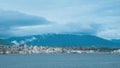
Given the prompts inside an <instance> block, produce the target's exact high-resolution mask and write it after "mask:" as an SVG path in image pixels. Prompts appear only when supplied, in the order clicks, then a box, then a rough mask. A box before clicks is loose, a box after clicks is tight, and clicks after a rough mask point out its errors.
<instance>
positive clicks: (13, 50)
mask: <svg viewBox="0 0 120 68" xmlns="http://www.w3.org/2000/svg"><path fill="white" fill-rule="evenodd" d="M42 53H43V54H46V53H120V49H111V50H110V49H109V50H103V49H96V48H95V49H94V48H91V49H90V48H89V49H85V48H83V49H75V48H67V47H48V46H27V45H20V46H16V45H15V46H5V45H0V54H42Z"/></svg>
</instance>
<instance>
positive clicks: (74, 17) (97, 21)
mask: <svg viewBox="0 0 120 68" xmlns="http://www.w3.org/2000/svg"><path fill="white" fill-rule="evenodd" d="M47 33H57V34H59V33H60V34H61V33H62V34H64V33H65V34H66V33H67V34H83V35H86V34H87V35H96V36H99V37H102V38H105V39H120V0H0V38H5V37H11V36H27V35H38V34H47Z"/></svg>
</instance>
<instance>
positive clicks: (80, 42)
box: [6, 34, 120, 48]
mask: <svg viewBox="0 0 120 68" xmlns="http://www.w3.org/2000/svg"><path fill="white" fill-rule="evenodd" d="M6 40H7V41H8V42H12V41H16V42H17V43H19V44H27V45H33V46H34V45H38V46H40V45H41V46H97V47H114V48H117V47H120V44H119V43H115V42H112V41H110V40H106V39H103V38H100V37H97V36H94V35H74V34H45V35H32V36H23V37H11V38H8V39H6Z"/></svg>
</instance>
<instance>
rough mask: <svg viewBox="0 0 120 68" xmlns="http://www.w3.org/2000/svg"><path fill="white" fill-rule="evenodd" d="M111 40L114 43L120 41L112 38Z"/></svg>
mask: <svg viewBox="0 0 120 68" xmlns="http://www.w3.org/2000/svg"><path fill="white" fill-rule="evenodd" d="M111 41H112V42H114V43H120V39H112V40H111Z"/></svg>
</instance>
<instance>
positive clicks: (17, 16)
mask: <svg viewBox="0 0 120 68" xmlns="http://www.w3.org/2000/svg"><path fill="white" fill-rule="evenodd" d="M49 23H50V21H48V20H46V19H45V18H42V17H37V16H32V15H27V14H24V13H20V12H15V11H4V10H0V36H1V37H4V36H9V35H10V30H11V29H13V28H14V27H20V26H33V25H43V24H49Z"/></svg>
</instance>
